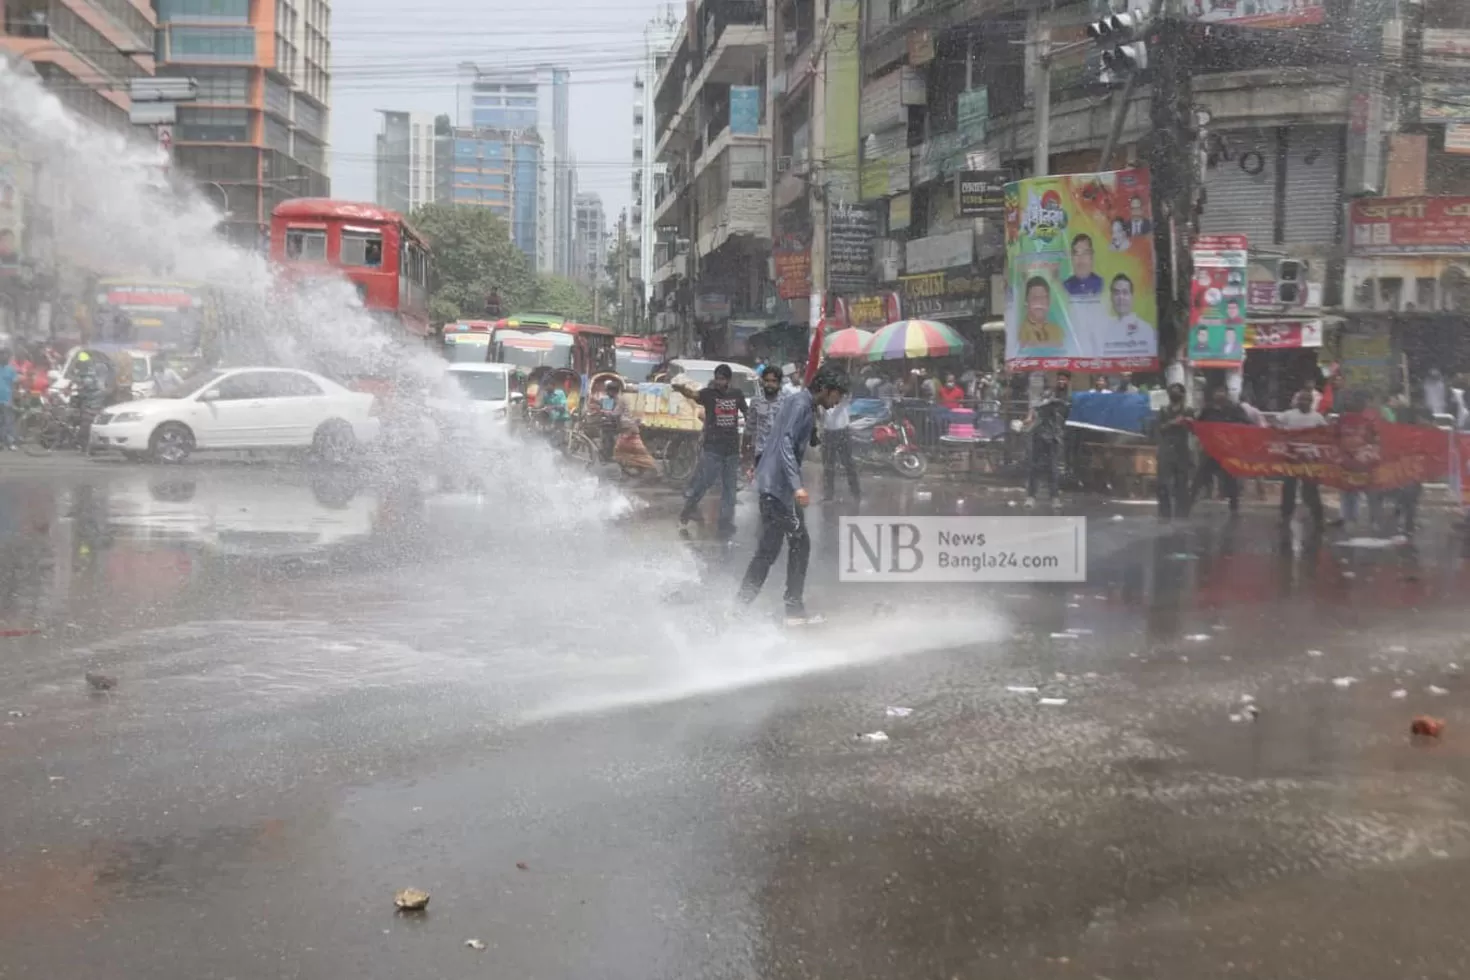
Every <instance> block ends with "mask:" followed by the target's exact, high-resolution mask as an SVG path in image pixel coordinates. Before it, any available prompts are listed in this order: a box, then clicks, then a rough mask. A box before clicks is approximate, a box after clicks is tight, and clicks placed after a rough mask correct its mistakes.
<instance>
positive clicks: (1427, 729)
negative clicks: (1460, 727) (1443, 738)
mask: <svg viewBox="0 0 1470 980" xmlns="http://www.w3.org/2000/svg"><path fill="white" fill-rule="evenodd" d="M1443 733H1444V719H1443V718H1431V717H1429V716H1428V715H1420V716H1419V717H1417V718H1415V719H1414V720H1413V721H1412V722H1410V723H1409V734H1410V735H1419V736H1422V737H1424V738H1439V736H1440V735H1441V734H1443Z"/></svg>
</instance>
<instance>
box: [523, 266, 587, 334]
mask: <svg viewBox="0 0 1470 980" xmlns="http://www.w3.org/2000/svg"><path fill="white" fill-rule="evenodd" d="M535 306H536V309H537V310H538V311H540V312H542V313H560V314H561V315H562V316H565V317H567V318H569V319H572V320H576V321H577V322H578V323H591V322H592V291H591V290H590V289H588V288H587V287H586V286H584V285H582V284H581V283H580V282H576V281H574V280H571V279H568V278H566V277H565V276H538V277H537V279H536V303H535Z"/></svg>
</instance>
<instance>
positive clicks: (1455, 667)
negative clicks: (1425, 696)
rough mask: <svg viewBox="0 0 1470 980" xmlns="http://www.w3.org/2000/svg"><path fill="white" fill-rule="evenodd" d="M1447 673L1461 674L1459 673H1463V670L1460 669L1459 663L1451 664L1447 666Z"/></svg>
mask: <svg viewBox="0 0 1470 980" xmlns="http://www.w3.org/2000/svg"><path fill="white" fill-rule="evenodd" d="M1445 673H1447V674H1459V673H1463V671H1461V670H1460V665H1459V664H1450V665H1449V666H1447V667H1445Z"/></svg>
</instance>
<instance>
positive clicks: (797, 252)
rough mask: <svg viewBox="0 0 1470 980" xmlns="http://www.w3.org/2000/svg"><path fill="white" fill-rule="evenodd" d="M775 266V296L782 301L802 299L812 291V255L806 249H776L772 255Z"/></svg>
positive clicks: (809, 250)
mask: <svg viewBox="0 0 1470 980" xmlns="http://www.w3.org/2000/svg"><path fill="white" fill-rule="evenodd" d="M772 258H773V260H774V263H775V266H776V294H777V295H778V296H780V297H781V298H782V299H788V300H789V299H802V298H804V297H806V296H808V295H810V294H811V291H812V253H811V249H808V248H778V249H776V250H775V251H774V252H773V253H772Z"/></svg>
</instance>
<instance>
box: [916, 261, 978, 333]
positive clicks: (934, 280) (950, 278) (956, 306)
mask: <svg viewBox="0 0 1470 980" xmlns="http://www.w3.org/2000/svg"><path fill="white" fill-rule="evenodd" d="M898 290H899V296H900V298H901V299H902V300H903V315H904V316H905V317H907V318H909V319H919V320H939V321H940V322H945V321H948V320H966V319H970V318H973V317H981V316H984V315H985V314H986V312H987V311H988V310H989V309H990V280H989V278H988V277H987V276H984V275H981V274H979V273H977V272H975V271H973V270H972V269H970V268H968V267H964V268H958V269H946V270H944V271H941V272H926V273H922V274H920V275H911V276H900V277H899V279H898Z"/></svg>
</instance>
